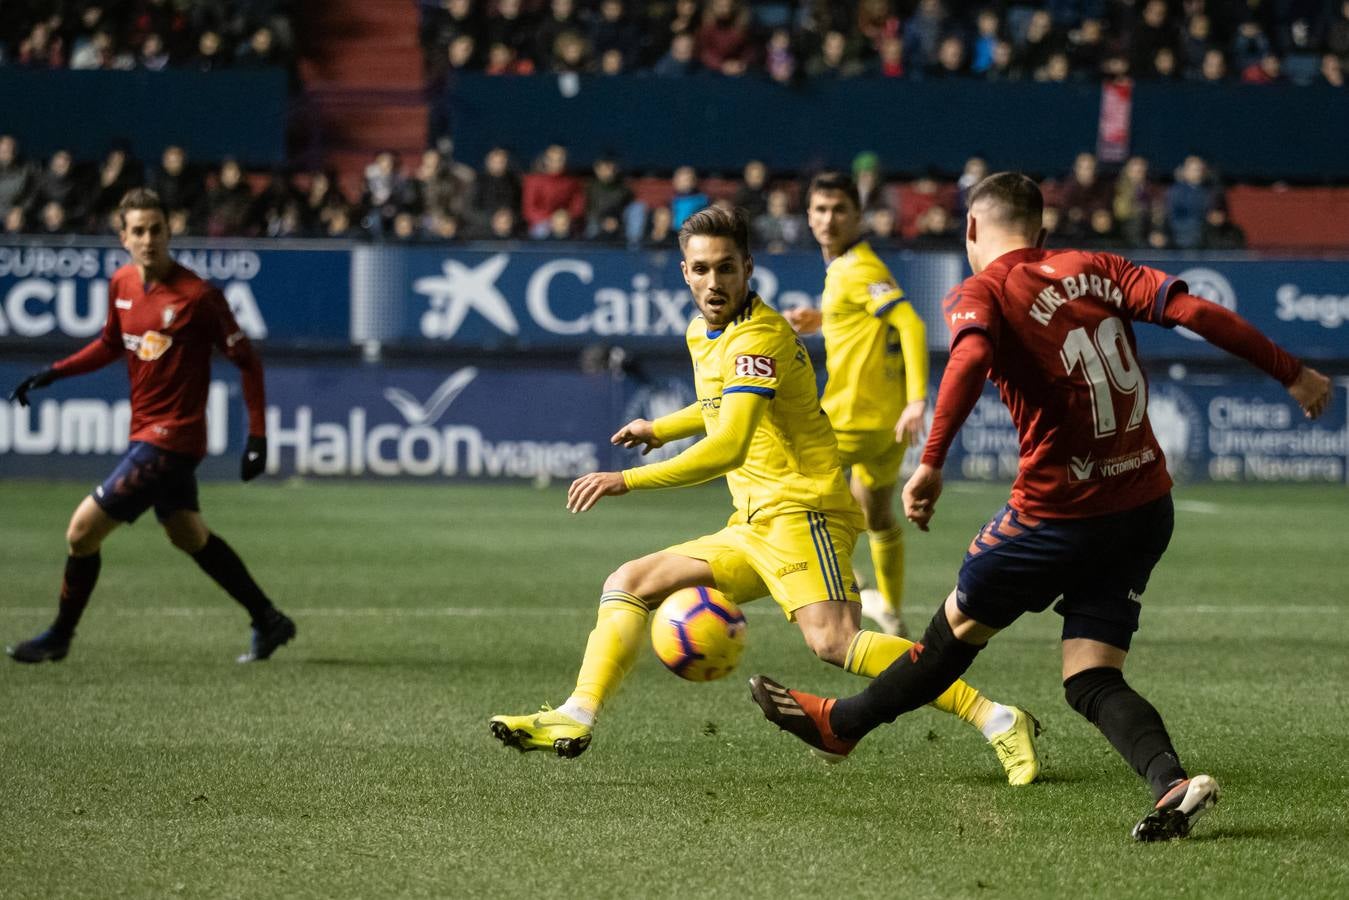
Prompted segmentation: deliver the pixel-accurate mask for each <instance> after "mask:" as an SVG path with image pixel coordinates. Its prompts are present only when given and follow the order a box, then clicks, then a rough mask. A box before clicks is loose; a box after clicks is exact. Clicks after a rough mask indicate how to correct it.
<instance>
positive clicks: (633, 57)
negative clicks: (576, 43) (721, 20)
mask: <svg viewBox="0 0 1349 900" xmlns="http://www.w3.org/2000/svg"><path fill="white" fill-rule="evenodd" d="M644 43H645V38H644V34H643V32H642V28H641V26H640V25H638V24H637V22H636V20H634V19H633V18H631V17H630V16H629V15H628V10H627V7H626V6H625V5H624V3H623V0H600V9H599V15H598V16H596V17H595V18H594V20H593V21H592V22H591V24H590V45H591V47H593V48H594V51H595V53H596V55H598V56H600V57H601V59H602V58H603V57H604V55H605V54H606V53H609V52H610V51H617V52H618V53H619V55H620V58H621V60H622V68H624V69H627V68H629V67H631V66H633V65H635V64H636V63H637V61H638V60H639V59H640V58H641V51H642V46H643V44H644Z"/></svg>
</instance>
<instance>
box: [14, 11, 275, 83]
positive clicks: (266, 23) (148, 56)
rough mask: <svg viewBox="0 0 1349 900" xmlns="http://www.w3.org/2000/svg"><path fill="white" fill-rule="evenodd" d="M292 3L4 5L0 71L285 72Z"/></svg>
mask: <svg viewBox="0 0 1349 900" xmlns="http://www.w3.org/2000/svg"><path fill="white" fill-rule="evenodd" d="M294 5H295V4H294V0H4V2H0V65H12V66H23V67H26V68H30V69H118V70H126V69H148V70H152V71H153V70H159V69H164V68H167V67H170V66H172V67H175V68H184V69H194V70H197V71H202V72H210V71H215V70H218V69H225V68H260V67H263V66H280V67H283V68H290V67H291V66H292V64H293V62H294V43H295V40H294V39H295V31H294V26H293V17H294V10H293V9H292V7H293V6H294Z"/></svg>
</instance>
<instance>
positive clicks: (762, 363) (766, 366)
mask: <svg viewBox="0 0 1349 900" xmlns="http://www.w3.org/2000/svg"><path fill="white" fill-rule="evenodd" d="M735 374H736V375H739V376H741V377H744V378H777V377H778V361H777V360H776V359H774V358H773V357H771V356H754V355H753V354H749V353H746V354H744V355H743V356H737V357H736V358H735Z"/></svg>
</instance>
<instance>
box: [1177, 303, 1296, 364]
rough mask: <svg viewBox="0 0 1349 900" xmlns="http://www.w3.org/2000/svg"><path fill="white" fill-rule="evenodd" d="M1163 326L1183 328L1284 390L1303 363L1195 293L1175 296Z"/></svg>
mask: <svg viewBox="0 0 1349 900" xmlns="http://www.w3.org/2000/svg"><path fill="white" fill-rule="evenodd" d="M1162 324H1163V325H1167V326H1171V325H1181V326H1184V327H1185V328H1188V329H1190V330H1191V331H1193V332H1194V333H1195V334H1198V335H1199V336H1200V337H1202V338H1203V339H1204V340H1206V341H1208V342H1209V343H1210V344H1212V345H1213V346H1215V347H1220V348H1222V349H1223V350H1226V351H1227V352H1228V353H1231V354H1232V355H1233V356H1240V357H1241V358H1242V359H1244V360H1246V361H1247V362H1249V363H1250V364H1251V365H1253V366H1255V367H1256V368H1257V369H1260V370H1261V371H1263V372H1265V373H1266V374H1267V375H1269V376H1270V377H1271V378H1274V379H1275V380H1276V381H1278V382H1279V384H1282V385H1283V386H1284V387H1287V386H1288V385H1290V384H1292V383H1293V382H1294V381H1296V380H1297V376H1298V373H1299V372H1301V371H1302V363H1301V362H1299V361H1298V359H1297V358H1296V357H1294V356H1292V355H1291V354H1290V353H1288V352H1287V351H1286V350H1284V349H1283V348H1282V347H1280V346H1279V345H1278V344H1276V343H1274V342H1273V341H1271V340H1270V339H1269V338H1267V337H1265V336H1264V335H1263V334H1261V333H1260V332H1259V331H1258V330H1256V328H1255V326H1253V325H1251V323H1250V322H1247V321H1246V320H1245V319H1243V318H1242V317H1241V316H1239V315H1237V314H1236V313H1234V312H1232V311H1231V310H1230V309H1227V308H1226V307H1224V306H1221V305H1219V304H1217V303H1211V302H1209V301H1208V300H1205V299H1203V298H1202V297H1196V296H1194V295H1193V294H1185V293H1179V294H1174V295H1172V297H1171V299H1170V300H1169V301H1168V302H1167V303H1166V306H1165V308H1164V309H1163V310H1162Z"/></svg>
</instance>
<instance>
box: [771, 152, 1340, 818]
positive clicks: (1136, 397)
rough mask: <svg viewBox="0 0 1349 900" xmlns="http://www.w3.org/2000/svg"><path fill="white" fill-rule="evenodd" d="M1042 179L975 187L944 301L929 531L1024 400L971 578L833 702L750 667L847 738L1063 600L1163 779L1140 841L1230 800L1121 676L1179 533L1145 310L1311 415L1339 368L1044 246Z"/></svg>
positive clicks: (1107, 259) (919, 519)
mask: <svg viewBox="0 0 1349 900" xmlns="http://www.w3.org/2000/svg"><path fill="white" fill-rule="evenodd" d="M1043 209H1044V201H1043V198H1042V197H1041V194H1040V189H1039V187H1038V186H1037V185H1036V184H1035V182H1033V181H1031V180H1030V179H1029V178H1027V177H1025V176H1024V175H1019V174H1016V173H1012V172H1002V173H999V174H997V175H991V176H989V177H988V178H987V179H985V180H984V181H983V182H981V183H980V184H979V185H978V186H977V187H976V188H975V189H974V190H973V191H972V192H971V194H970V207H969V216H968V219H967V222H966V238H965V239H966V250H967V253H968V255H969V261H970V268H971V269H972V270H973V271H974V275H973V276H971V277H970V278H968V279H966V280H965V281H964V282H963V283H961V284H960V285H958V286H957V287H956V288H955V289H953V290H952V291H951V292H950V294H949V295H948V296H947V298H946V301H945V303H944V310H945V314H946V320H947V323H948V324H949V326H950V329H951V357H950V361H949V363H948V364H947V368H946V371H945V374H944V375H943V376H942V383H941V389H940V390H939V391H938V394H937V407H936V410H935V414H934V416H933V421H932V433H931V434H930V435H929V437H928V441H927V446H926V447H925V448H924V452H923V461H922V464H921V465H920V466H919V467H918V469H917V470H916V471H915V472H914V474H913V476H912V477H911V478H910V479H909V481H908V483H907V484H906V485H905V486H904V509H905V514H906V515H907V516H908V517H909V519H910V520H912V521H913V522H914V523H915V524H916V525H918V527H919V528H921V529H922V530H924V531H926V530H927V526H928V523H929V522H930V521H931V519H932V515H933V512H934V509H935V505H936V502H937V498H938V497H939V496H940V495H941V487H942V475H941V467H942V464H943V463H944V462H945V459H946V453H947V451H948V450H949V449H950V446H951V443H952V441H953V440H954V439H955V435H956V432H957V431H958V430H959V429H960V426H961V424H962V423H963V422H964V421H965V418H966V417H967V416H968V415H969V413H970V411H971V410H972V409H973V408H974V405H975V403H976V402H977V400H978V398H979V395H980V393H981V392H982V390H983V385H984V379H985V377H986V376H987V377H988V378H990V379H991V380H992V381H993V382H994V384H996V385H997V386H998V389H999V391H1000V392H1001V394H1002V397H1003V400H1004V402H1005V403H1006V404H1007V407H1008V409H1009V410H1010V411H1011V414H1012V420H1013V422H1014V423H1015V424H1016V428H1017V433H1018V435H1019V436H1020V439H1021V441H1020V444H1021V465H1020V467H1019V470H1018V474H1017V479H1016V481H1015V483H1014V484H1013V485H1012V496H1011V499H1010V500H1009V502H1008V504H1007V505H1006V506H1005V507H1004V508H1003V509H1002V510H1001V511H1000V512H999V513H998V514H997V515H996V516H994V517H993V519H992V520H991V521H990V522H989V523H988V524H987V525H986V526H984V529H983V530H982V531H981V532H980V533H979V535H978V536H977V537H976V538H975V539H974V541H973V543H971V544H970V548H969V551H968V552H967V554H966V555H965V561H964V564H963V565H962V566H961V569H960V577H959V581H958V584H957V587H956V589H955V590H954V591H952V593H951V595H950V596H949V597H948V598H947V599H946V603H945V604H944V606H943V607H942V608H941V609H938V610H937V613H936V615H934V616H933V617H932V622H931V623H930V624H929V625H928V627H927V631H926V632H925V633H924V635H923V639H922V641H921V642H920V643H919V644H918V647H919V648H920V652H917V653H913V654H905V655H904V656H902V657H900V658H899V659H898V660H897V661H896V662H895V663H894V664H893V665H892V666H890V668H889V669H887V670H886V671H885V672H884V673H882V674H881V675H879V676H877V677H876V678H875V679H874V680H873V681H872V682H871V684H869V685H868V686H867V687H866V688H865V689H864V690H863V691H862V692H861V693H859V694H856V695H854V696H852V697H845V698H843V699H839V700H835V699H832V698H822V697H816V696H814V695H811V694H807V693H804V692H801V691H792V690H788V689H787V688H785V687H783V686H782V685H780V684H777V683H776V682H774V681H772V680H771V679H768V678H764V677H763V676H755V677H754V678H753V679H751V682H750V683H751V688H752V691H753V694H754V699H755V700H756V701H757V702H758V704H759V706H760V707H761V708H762V709H763V711H764V714H765V715H766V716H767V717H768V719H769V720H770V721H772V722H774V723H775V724H777V725H778V726H779V727H781V728H783V729H784V730H786V731H789V732H791V733H793V734H795V735H796V736H797V737H799V738H801V739H802V740H804V741H806V742H807V743H809V744H811V745H812V746H815V747H818V748H821V749H823V750H826V751H828V752H831V753H835V754H838V755H847V754H848V753H849V752H850V751H851V750H852V748H853V747H854V746H856V744H857V742H858V741H859V740H861V738H862V737H864V736H865V735H866V734H867V733H868V732H870V731H871V730H872V729H874V728H876V727H877V726H878V725H880V724H881V723H883V722H893V721H894V720H895V718H896V717H898V716H899V715H901V714H902V713H905V712H908V711H910V710H913V709H917V708H918V707H919V706H922V705H923V704H924V703H927V702H929V701H930V700H931V699H932V698H933V697H935V696H937V694H938V693H940V692H941V691H943V690H945V689H946V687H947V686H948V685H949V684H951V682H952V680H953V679H955V678H959V677H960V676H961V674H963V673H964V672H965V670H966V669H968V668H969V666H970V664H971V663H972V662H973V661H974V658H975V656H976V655H978V653H979V651H980V650H982V649H983V648H984V646H985V645H986V644H987V642H988V640H989V639H990V638H991V637H993V635H995V634H997V633H998V631H999V630H1001V629H1003V628H1006V627H1007V626H1008V625H1011V624H1012V622H1014V621H1016V619H1017V618H1018V617H1019V616H1021V614H1022V613H1026V612H1042V611H1044V610H1045V609H1046V608H1047V607H1048V606H1049V604H1050V603H1053V602H1054V601H1055V599H1057V598H1059V597H1062V599H1061V600H1060V601H1059V603H1058V604H1057V605H1056V606H1055V607H1054V611H1055V612H1057V613H1058V614H1059V615H1061V616H1062V617H1063V689H1064V694H1065V697H1066V699H1067V701H1068V704H1069V705H1070V706H1072V708H1073V709H1074V710H1076V711H1077V712H1079V713H1080V714H1081V715H1082V716H1083V717H1085V718H1086V719H1087V720H1088V721H1090V722H1091V723H1092V724H1093V725H1095V726H1096V727H1097V728H1098V729H1100V731H1101V733H1102V734H1104V735H1105V736H1106V738H1107V739H1108V740H1109V741H1110V743H1111V745H1112V746H1114V748H1115V749H1116V750H1117V751H1119V753H1120V755H1121V756H1123V757H1124V758H1125V759H1126V760H1127V761H1128V762H1129V764H1130V765H1131V766H1132V767H1133V769H1134V771H1135V772H1137V773H1138V774H1139V775H1141V776H1142V777H1143V778H1145V779H1146V780H1147V781H1148V783H1149V785H1150V786H1151V788H1152V794H1153V799H1154V801H1155V803H1154V806H1153V808H1152V809H1150V810H1149V811H1148V813H1147V815H1146V816H1144V818H1143V819H1142V820H1141V821H1140V822H1139V823H1138V824H1137V825H1135V826H1134V828H1133V832H1132V834H1133V836H1134V838H1136V839H1137V840H1140V841H1155V840H1166V839H1170V838H1176V837H1183V836H1185V835H1186V834H1188V833H1189V831H1190V826H1191V824H1192V823H1193V821H1194V820H1195V819H1196V818H1197V817H1198V816H1200V815H1201V814H1203V813H1204V812H1205V811H1206V810H1207V809H1209V808H1211V807H1212V806H1213V805H1214V804H1215V803H1216V802H1217V800H1218V784H1217V782H1216V781H1215V780H1214V779H1213V778H1212V777H1210V776H1208V775H1198V776H1195V777H1194V778H1190V777H1189V776H1188V775H1187V774H1186V771H1185V769H1184V768H1183V767H1182V766H1181V764H1180V759H1179V756H1178V755H1177V754H1176V750H1175V748H1174V746H1173V745H1172V743H1171V737H1170V735H1169V734H1168V733H1167V730H1166V726H1165V725H1164V724H1163V723H1162V718H1161V716H1160V715H1158V713H1157V710H1156V709H1154V708H1153V706H1152V704H1150V703H1149V702H1148V701H1147V700H1145V699H1144V698H1143V697H1142V696H1141V695H1139V694H1138V693H1137V692H1135V691H1134V690H1133V688H1131V687H1130V686H1129V684H1128V683H1127V682H1126V681H1125V680H1124V673H1123V669H1124V660H1125V657H1126V656H1127V655H1128V652H1129V646H1130V643H1131V641H1132V638H1133V634H1134V632H1135V631H1137V630H1138V618H1139V612H1140V610H1141V605H1140V603H1139V600H1140V598H1141V597H1142V595H1143V592H1144V590H1145V589H1146V588H1147V583H1148V577H1149V576H1150V574H1151V573H1152V569H1153V567H1154V566H1155V565H1156V564H1157V562H1158V561H1159V560H1160V559H1161V557H1162V554H1163V553H1164V552H1165V550H1166V548H1167V544H1168V543H1169V542H1170V539H1171V531H1172V526H1173V508H1172V503H1171V478H1170V476H1169V475H1168V474H1167V471H1166V460H1165V458H1164V457H1163V455H1162V449H1161V447H1160V445H1159V444H1158V443H1157V439H1156V437H1155V436H1154V435H1153V432H1152V426H1151V425H1150V424H1149V422H1148V417H1147V405H1148V402H1147V398H1148V389H1147V379H1146V377H1145V376H1144V374H1143V369H1142V367H1141V366H1140V365H1139V363H1138V359H1137V355H1136V352H1135V351H1136V344H1135V341H1134V334H1133V327H1132V325H1131V324H1130V323H1131V322H1132V321H1135V320H1137V321H1143V322H1150V323H1152V324H1154V325H1161V326H1163V327H1166V328H1171V327H1175V326H1177V325H1180V326H1184V327H1186V328H1189V329H1191V330H1192V331H1195V332H1196V333H1198V334H1200V335H1201V336H1203V337H1204V338H1205V339H1206V340H1208V341H1209V342H1210V343H1212V344H1214V345H1215V346H1218V347H1221V348H1222V349H1224V350H1226V351H1228V352H1229V353H1232V354H1234V355H1236V356H1239V357H1241V358H1243V359H1245V360H1247V361H1249V362H1250V363H1252V364H1253V365H1255V366H1256V367H1257V368H1259V369H1261V370H1262V371H1264V372H1266V373H1268V374H1269V375H1270V376H1272V377H1273V378H1275V379H1277V380H1278V381H1279V383H1280V384H1282V385H1283V386H1284V387H1285V388H1287V389H1288V393H1289V395H1290V396H1291V397H1292V398H1293V400H1294V401H1296V402H1297V404H1298V406H1300V407H1301V408H1302V410H1303V412H1304V413H1305V414H1306V415H1307V416H1308V417H1309V418H1315V417H1317V416H1319V415H1320V414H1321V413H1322V412H1323V411H1324V410H1325V408H1326V404H1327V403H1328V401H1329V397H1330V380H1329V379H1328V378H1326V377H1325V376H1324V375H1322V374H1321V373H1319V372H1317V371H1316V370H1314V369H1312V368H1310V367H1308V366H1304V365H1302V364H1301V363H1300V362H1299V361H1298V360H1296V359H1294V358H1293V357H1292V356H1290V355H1289V354H1288V353H1286V352H1284V351H1283V350H1282V349H1280V348H1279V347H1278V346H1277V345H1276V344H1274V342H1273V341H1270V340H1269V339H1268V338H1266V337H1265V336H1264V335H1262V334H1261V333H1260V332H1259V331H1257V330H1256V329H1255V328H1253V327H1252V326H1251V325H1250V324H1249V323H1247V322H1246V320H1244V319H1242V318H1241V317H1240V316H1238V315H1237V314H1235V313H1233V312H1229V311H1228V310H1226V309H1224V308H1223V307H1222V306H1220V305H1218V304H1216V303H1210V302H1209V301H1207V300H1203V299H1200V298H1198V297H1194V296H1192V295H1190V294H1189V293H1187V286H1186V284H1185V283H1184V282H1182V281H1179V280H1177V279H1176V278H1173V277H1168V276H1167V275H1166V274H1165V273H1163V272H1159V271H1157V270H1156V269H1150V268H1147V267H1144V266H1137V265H1134V264H1132V263H1130V262H1129V261H1128V260H1125V259H1123V258H1122V257H1119V256H1114V255H1112V254H1107V253H1083V252H1080V251H1075V250H1044V249H1041V248H1040V247H1041V244H1042V243H1043V240H1044V231H1043V228H1042V224H1041V223H1042V213H1043Z"/></svg>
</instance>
